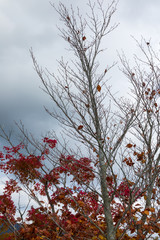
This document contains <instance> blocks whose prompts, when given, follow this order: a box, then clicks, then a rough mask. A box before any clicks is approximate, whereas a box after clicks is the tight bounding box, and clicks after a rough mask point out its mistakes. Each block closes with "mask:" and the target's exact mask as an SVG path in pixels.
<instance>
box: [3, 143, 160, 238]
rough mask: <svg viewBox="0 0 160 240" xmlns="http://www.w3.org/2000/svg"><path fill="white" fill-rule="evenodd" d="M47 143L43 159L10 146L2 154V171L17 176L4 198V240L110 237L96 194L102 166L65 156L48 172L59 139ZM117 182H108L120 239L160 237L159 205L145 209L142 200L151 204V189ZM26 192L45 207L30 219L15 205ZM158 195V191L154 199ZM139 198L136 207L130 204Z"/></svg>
mask: <svg viewBox="0 0 160 240" xmlns="http://www.w3.org/2000/svg"><path fill="white" fill-rule="evenodd" d="M43 142H45V146H44V149H43V151H42V154H41V155H39V156H35V155H24V154H22V153H21V150H22V149H23V145H18V146H16V147H11V148H9V147H4V150H5V152H3V153H2V152H1V154H0V161H1V162H0V169H1V171H3V172H4V173H6V174H12V176H13V175H14V176H15V179H13V178H12V179H10V180H9V181H7V182H6V185H5V187H4V193H3V195H1V196H0V221H1V224H3V225H2V226H3V227H2V228H1V229H0V231H1V232H5V231H6V232H5V233H4V234H3V235H1V239H6V240H7V239H8V240H9V239H17V240H22V239H25V240H31V239H32V240H40V239H46V240H47V239H50V240H54V239H59V240H60V239H61V240H67V239H68V240H69V239H93V240H99V239H101V240H105V239H107V238H106V236H105V233H106V224H105V218H104V206H103V203H102V199H101V195H100V193H99V194H98V192H94V191H92V190H90V189H91V186H92V184H93V183H94V181H95V180H96V168H95V167H94V165H92V162H91V160H90V159H88V158H85V157H84V158H80V159H76V158H75V157H74V156H64V155H61V156H60V157H59V158H58V159H57V162H56V165H55V167H54V168H53V169H50V170H49V171H48V172H47V170H46V169H45V160H46V158H47V157H48V155H49V152H50V151H53V150H54V149H53V148H54V147H55V145H56V140H52V139H44V140H43ZM46 142H47V144H46ZM116 179H117V176H116V175H115V176H114V177H113V176H108V177H107V179H106V181H107V184H108V191H109V193H110V201H111V203H110V205H111V211H112V217H113V221H114V225H115V228H116V226H118V228H117V229H116V236H117V239H126V240H129V239H130V240H131V239H132V240H138V239H145V237H146V236H149V235H150V236H152V235H153V234H155V233H156V234H158V235H159V236H160V223H159V218H160V215H159V214H160V212H157V210H156V208H154V207H150V208H147V209H144V208H143V206H142V204H140V201H138V200H142V199H143V200H144V201H145V199H146V195H145V191H141V189H137V188H135V187H134V186H135V183H134V182H131V181H129V179H123V180H122V181H121V182H119V184H118V185H117V186H116V183H117V181H116ZM22 186H23V187H22ZM157 186H158V184H157ZM157 186H155V188H154V191H155V193H156V188H157ZM23 188H25V189H27V190H28V194H29V195H30V197H31V198H32V199H34V200H35V202H37V203H38V205H39V207H34V206H31V207H30V208H29V209H27V215H26V217H25V219H23V218H22V216H21V215H20V216H18V217H17V216H16V213H17V212H18V206H15V205H14V202H13V201H12V194H13V193H17V194H19V193H21V192H22V191H23ZM154 196H155V194H154V193H153V199H154V198H155V197H154ZM133 198H134V199H135V200H134V203H135V204H133V203H132V204H131V205H130V203H131V201H132V199H133ZM154 200H155V199H154ZM156 201H157V203H159V200H158V199H157V200H156ZM143 217H145V221H143ZM119 222H120V224H119ZM16 223H19V224H21V226H22V227H21V229H20V230H17V229H16V228H15V229H14V231H13V233H12V234H11V233H8V232H7V229H8V228H9V227H10V226H14V225H15V224H16ZM13 236H14V238H13Z"/></svg>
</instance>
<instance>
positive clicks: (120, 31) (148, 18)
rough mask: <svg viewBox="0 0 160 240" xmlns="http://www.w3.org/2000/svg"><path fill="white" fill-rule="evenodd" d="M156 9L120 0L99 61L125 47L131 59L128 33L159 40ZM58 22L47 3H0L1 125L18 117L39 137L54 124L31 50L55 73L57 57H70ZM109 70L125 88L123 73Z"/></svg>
mask: <svg viewBox="0 0 160 240" xmlns="http://www.w3.org/2000/svg"><path fill="white" fill-rule="evenodd" d="M62 2H63V3H64V4H66V5H67V6H69V5H70V4H71V3H73V6H76V5H79V6H80V9H82V11H85V10H86V7H85V3H86V2H87V1H86V0H85V1H80V0H78V1H76V2H75V1H73V0H70V1H66V0H63V1H62ZM57 3H58V1H56V4H57ZM159 9H160V2H159V1H158V0H155V1H154V3H153V1H152V2H151V1H144V0H140V1H135V0H134V1H133V0H132V1H128V0H121V1H119V4H118V8H117V13H116V14H115V16H114V18H113V21H115V22H120V25H119V27H118V28H117V29H116V30H115V31H114V32H113V33H111V35H110V36H109V37H108V38H107V40H105V41H104V43H103V46H104V47H107V51H106V53H105V54H104V55H103V56H102V64H104V63H105V64H108V63H109V64H111V63H112V61H114V60H117V53H116V50H117V49H118V50H121V49H124V51H125V52H126V55H128V56H129V57H131V56H132V53H134V52H137V51H138V50H137V49H136V44H135V42H134V41H133V40H132V39H131V37H130V35H131V34H132V35H134V36H135V37H136V38H138V39H140V37H141V35H144V36H145V37H147V38H149V37H152V39H153V41H154V42H156V41H159V26H158V25H159V22H160V16H159ZM58 24H59V17H58V14H57V13H56V12H55V10H54V9H53V8H52V7H51V6H50V4H49V2H48V1H42V0H34V1H33V0H28V1H25V0H13V1H10V0H2V1H1V2H0V32H1V37H0V113H1V119H0V122H2V123H5V125H6V127H7V125H8V126H10V124H11V123H12V122H13V120H18V119H21V120H22V121H24V123H25V124H26V127H28V128H29V129H30V130H31V131H32V129H33V132H35V133H36V134H37V135H38V134H41V133H42V132H45V131H47V130H49V129H51V128H53V129H54V126H57V123H56V121H55V120H54V119H51V117H50V116H49V115H47V113H45V111H44V109H43V105H47V106H48V107H49V108H50V107H51V109H52V102H51V101H50V99H49V98H48V97H47V96H46V95H45V94H44V93H43V92H42V91H41V90H40V89H39V85H40V81H39V79H38V76H37V75H36V74H35V72H34V70H33V65H32V61H31V58H30V54H29V49H30V47H33V50H34V53H35V56H36V57H37V59H38V62H39V63H40V65H42V66H44V67H48V68H49V69H50V70H51V71H52V72H56V70H57V62H56V59H59V58H60V57H61V56H62V55H63V56H64V57H68V56H70V55H69V54H68V52H66V51H65V47H66V44H65V43H64V42H63V40H62V39H60V37H59V36H58V30H57V27H56V25H58ZM112 73H113V77H112V80H111V81H114V83H115V82H117V89H118V88H120V85H121V87H122V88H123V89H124V87H123V86H126V80H125V79H124V77H122V75H121V74H119V72H118V71H117V70H116V69H115V70H113V71H112ZM112 73H111V74H112ZM119 81H121V84H120V85H119ZM55 124H56V125H55Z"/></svg>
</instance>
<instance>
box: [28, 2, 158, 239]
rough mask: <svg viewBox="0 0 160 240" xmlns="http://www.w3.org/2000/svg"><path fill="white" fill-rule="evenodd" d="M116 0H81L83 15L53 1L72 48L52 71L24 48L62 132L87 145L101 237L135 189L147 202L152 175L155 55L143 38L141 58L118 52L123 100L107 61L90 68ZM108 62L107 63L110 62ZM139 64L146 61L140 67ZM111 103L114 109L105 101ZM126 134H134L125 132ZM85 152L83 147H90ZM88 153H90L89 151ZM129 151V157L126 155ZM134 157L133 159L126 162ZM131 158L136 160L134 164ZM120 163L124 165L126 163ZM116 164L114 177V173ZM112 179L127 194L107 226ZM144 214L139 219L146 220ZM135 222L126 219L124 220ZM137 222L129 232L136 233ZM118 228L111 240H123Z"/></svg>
mask: <svg viewBox="0 0 160 240" xmlns="http://www.w3.org/2000/svg"><path fill="white" fill-rule="evenodd" d="M116 6H117V3H116V2H115V1H113V2H111V4H110V5H108V6H107V7H106V6H105V4H104V3H103V2H101V1H97V2H96V3H92V2H91V1H89V3H88V7H89V13H88V14H87V18H82V15H81V14H80V12H79V10H78V11H77V12H75V11H74V10H73V9H72V8H71V11H69V10H68V9H67V8H66V7H65V6H64V5H63V4H61V3H60V5H59V7H58V8H56V7H55V6H53V7H54V8H55V9H56V11H57V12H58V14H59V16H60V20H61V21H62V22H63V23H64V26H65V28H62V29H59V30H60V33H61V36H62V38H63V39H64V40H65V41H66V42H67V43H68V44H69V46H70V50H72V51H73V53H74V56H75V58H74V60H72V61H71V64H69V63H68V62H67V63H65V61H64V60H63V59H62V60H61V61H59V66H60V68H59V75H58V76H56V75H55V74H51V73H50V72H49V71H47V72H44V71H43V70H42V69H41V68H40V67H39V65H38V64H37V62H36V59H35V57H34V55H33V52H32V51H31V55H32V59H33V63H34V66H35V70H36V72H37V73H38V75H39V77H40V79H41V81H42V84H43V86H44V91H45V92H46V93H47V94H48V95H49V96H50V97H51V99H52V100H53V102H54V104H56V109H57V108H58V110H57V111H56V109H54V111H53V112H51V111H49V110H48V109H47V111H48V112H49V113H50V115H51V116H53V117H54V118H56V119H57V120H58V121H59V122H60V123H62V125H63V127H64V126H66V127H67V130H66V132H67V134H68V135H69V136H71V137H72V138H74V139H76V140H77V141H78V142H81V143H83V144H84V145H85V146H86V147H87V148H88V150H91V149H92V150H93V152H94V153H93V154H92V157H91V159H92V161H93V163H94V164H95V162H96V161H97V167H98V179H99V182H100V189H101V190H100V193H101V198H102V201H103V207H104V215H105V222H106V226H107V228H106V233H104V235H105V237H106V238H107V239H110V240H112V239H116V231H117V229H118V227H119V226H120V224H121V223H122V222H123V220H124V218H125V215H126V214H127V212H128V211H129V210H130V209H131V207H132V205H133V203H134V202H135V201H136V199H137V189H141V194H142V192H143V193H144V195H145V199H146V203H145V209H148V208H149V207H151V205H152V200H151V199H152V194H153V189H154V187H155V183H156V181H157V177H158V174H159V158H160V157H159V153H158V152H159V107H158V104H157V102H156V101H157V98H158V94H159V92H158V91H159V68H158V67H157V64H156V65H155V63H154V58H156V59H157V60H158V57H157V56H155V53H154V52H153V50H152V48H151V47H150V44H149V43H147V42H146V43H145V42H144V43H145V44H146V46H147V47H148V48H147V52H146V51H145V49H144V48H143V46H142V45H139V47H140V49H141V50H142V52H143V53H144V56H145V58H146V60H144V61H143V60H140V63H138V60H139V59H138V57H137V58H136V61H135V62H136V66H135V68H134V69H133V70H132V69H131V68H130V66H129V65H128V62H127V60H126V59H125V57H120V59H121V62H122V64H123V66H124V69H123V72H124V74H125V75H126V76H127V77H128V78H129V80H130V83H131V85H132V90H131V94H132V97H131V98H130V99H129V100H126V99H123V98H121V99H116V98H115V96H114V95H112V94H111V92H110V88H109V87H108V86H107V85H106V82H107V81H106V76H107V75H108V72H109V70H110V68H111V67H113V66H110V67H106V69H104V70H102V72H101V73H99V71H98V67H99V62H98V60H99V59H100V58H99V55H100V54H101V52H102V50H103V49H101V42H102V39H103V38H105V37H106V36H107V35H108V34H110V33H111V32H112V31H113V30H114V29H115V28H116V27H117V25H116V24H115V25H111V18H112V16H113V14H114V13H115V11H116ZM113 65H114V64H113ZM142 65H146V66H147V67H149V73H148V72H147V69H146V68H145V69H143V68H141V66H142ZM113 103H114V105H115V106H116V107H113ZM132 136H134V138H132ZM90 152H91V151H90ZM95 154H96V155H95ZM131 154H132V157H131ZM129 156H130V157H129ZM132 159H133V160H132ZM136 160H137V162H136V163H135V162H134V161H136ZM138 161H139V162H138ZM127 166H128V169H127ZM117 168H118V169H119V179H118V178H117ZM108 176H112V177H113V179H114V184H115V185H114V192H113V194H112V196H110V194H109V188H108V183H107V181H106V179H107V177H108ZM120 178H121V179H122V178H124V179H126V180H127V183H128V185H130V184H131V185H132V184H133V182H132V181H133V180H134V184H133V186H132V194H131V195H132V196H130V201H129V202H128V204H127V205H125V211H124V213H123V216H122V217H121V219H120V220H119V221H118V223H117V224H116V225H115V224H114V221H113V217H112V211H111V202H112V199H113V198H114V196H115V193H116V187H117V185H118V184H119V181H120ZM146 218H147V214H145V213H144V215H143V216H142V217H141V220H142V222H143V223H144V222H145V221H146ZM132 220H133V221H135V220H134V219H132ZM140 226H141V225H139V227H137V234H139V236H141V232H139V231H140ZM124 233H125V231H124V232H123V234H122V236H121V237H120V238H119V239H122V238H123V235H124Z"/></svg>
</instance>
